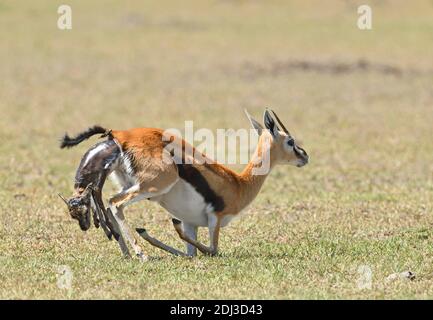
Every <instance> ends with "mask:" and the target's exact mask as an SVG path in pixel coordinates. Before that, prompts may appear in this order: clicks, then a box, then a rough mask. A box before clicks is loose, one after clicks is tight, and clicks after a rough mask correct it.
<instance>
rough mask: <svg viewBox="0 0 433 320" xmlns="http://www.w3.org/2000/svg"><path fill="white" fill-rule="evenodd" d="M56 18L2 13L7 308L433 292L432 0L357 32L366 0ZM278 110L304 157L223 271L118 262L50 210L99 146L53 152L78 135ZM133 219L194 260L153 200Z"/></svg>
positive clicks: (149, 5) (48, 13)
mask: <svg viewBox="0 0 433 320" xmlns="http://www.w3.org/2000/svg"><path fill="white" fill-rule="evenodd" d="M60 4H61V3H59V2H58V1H38V2H29V1H13V0H9V1H2V2H1V4H0V39H1V41H0V49H1V50H0V74H1V79H0V114H1V117H0V184H1V188H0V298H2V299H11V298H19V299H26V298H33V299H34V298H36V299H41V298H54V299H63V298H72V299H96V298H110V299H113V298H120V299H139V298H140V299H142V298H144V299H148V298H149V299H153V298H158V299H196V298H209V299H211V298H216V299H218V298H229V299H232V298H246V299H250V298H259V299H274V298H275V299H299V298H312V299H323V298H326V299H328V298H332V299H334V298H348V299H357V298H367V299H377V298H384V299H394V298H411V299H412V298H422V299H424V298H433V281H432V279H433V231H432V224H433V216H432V206H433V202H432V199H433V174H432V173H433V162H432V154H433V139H432V134H433V129H432V123H433V112H432V107H433V91H432V88H433V86H432V85H433V81H432V79H433V60H432V59H431V58H432V55H433V19H432V18H431V17H432V13H433V4H432V2H431V1H410V2H408V1H393V2H392V4H391V3H389V2H385V1H374V2H371V6H372V9H373V29H372V30H364V31H362V30H359V29H358V28H357V25H356V21H357V19H358V13H357V6H358V3H357V2H356V1H333V2H327V3H326V5H325V4H324V3H323V2H322V1H309V2H308V4H307V3H305V2H304V1H293V2H290V3H288V2H287V1H266V2H261V1H260V2H259V1H234V0H233V1H223V0H219V1H216V0H214V1H198V0H197V1H171V2H168V1H146V2H142V1H138V0H137V1H128V2H126V3H125V2H119V1H114V0H110V1H84V0H82V1H71V2H70V5H71V7H72V13H73V20H72V23H73V29H72V30H69V31H61V30H58V29H57V18H58V14H57V8H58V6H59V5H60ZM266 106H269V107H272V108H274V109H275V110H276V111H277V112H278V114H279V115H280V118H282V120H283V121H284V122H285V123H286V126H287V127H288V128H289V129H290V130H291V132H292V133H293V134H294V135H295V137H297V138H298V139H299V140H300V141H301V142H302V145H303V147H304V148H305V149H306V150H307V151H308V153H309V154H310V157H311V162H310V164H309V165H308V166H306V167H304V168H302V169H297V168H294V167H289V166H282V167H278V168H277V169H276V170H275V171H273V172H272V173H271V175H270V176H269V178H268V179H267V181H266V183H265V185H264V187H263V190H262V192H261V193H260V194H259V196H258V197H257V199H256V201H255V202H254V203H253V204H252V205H251V206H250V207H249V208H248V210H246V212H244V214H243V215H242V217H241V218H240V219H237V220H235V221H234V222H232V223H231V224H230V225H229V226H228V227H226V228H225V229H223V231H222V234H221V239H220V251H221V253H220V255H219V256H217V257H205V256H198V257H197V258H194V259H192V260H190V259H185V258H177V257H172V256H169V255H168V254H166V253H164V252H162V251H158V250H157V249H155V248H153V247H150V246H149V245H148V244H146V243H144V242H142V243H141V245H142V246H143V248H144V250H145V252H146V253H147V254H148V255H149V256H150V257H151V259H150V260H149V261H148V262H146V263H144V264H142V263H139V262H138V260H136V259H133V260H125V259H123V258H122V257H121V255H120V253H119V250H118V248H117V246H116V244H115V243H114V242H109V241H107V240H106V239H105V238H104V235H103V232H102V230H97V229H95V228H92V229H90V230H89V231H88V232H82V231H81V230H80V229H79V227H78V224H77V223H76V222H75V221H73V220H72V219H71V218H70V217H69V216H68V213H67V211H66V208H65V205H64V204H63V202H62V201H61V200H60V199H59V198H58V197H57V193H58V192H61V193H62V194H64V195H66V196H69V195H70V194H71V193H72V188H73V177H74V171H75V169H76V167H77V166H78V163H79V160H80V158H81V156H82V155H83V153H84V152H85V151H86V150H87V149H88V148H89V147H90V146H91V145H92V144H94V143H95V142H96V140H97V139H96V138H93V139H92V141H87V142H85V143H83V144H81V145H80V146H78V147H77V148H75V149H71V150H60V149H59V147H58V145H59V143H58V141H59V138H60V137H61V136H62V134H64V132H65V131H68V132H70V133H76V132H79V131H81V130H82V129H85V128H87V127H88V126H90V125H93V124H101V125H103V126H106V127H108V128H113V129H126V128H131V127H146V126H148V127H160V128H183V127H184V120H193V121H194V126H195V127H196V128H210V129H212V130H215V131H216V129H217V128H234V129H239V128H248V126H249V124H248V121H247V119H246V117H245V116H244V114H243V108H248V110H249V112H250V113H251V114H252V115H254V116H255V117H256V118H260V117H261V114H262V112H263V109H264V107H266ZM232 167H233V168H234V169H236V170H240V169H241V167H242V166H240V165H237V166H236V165H235V166H232ZM113 192H114V189H113V188H112V187H111V186H108V187H107V189H106V190H105V195H106V197H108V196H109V194H110V193H113ZM126 216H127V219H128V220H129V221H130V223H131V225H133V226H134V227H145V228H146V229H147V230H148V231H149V233H150V234H151V235H153V236H155V237H157V238H159V239H161V240H163V241H166V242H167V243H169V244H171V245H172V246H175V247H177V248H182V247H183V244H182V243H181V241H180V240H179V239H178V237H177V235H176V233H175V231H174V230H173V228H172V226H171V222H170V217H169V216H168V214H167V213H166V212H164V210H163V209H162V208H160V207H158V206H157V205H156V204H153V203H146V202H142V203H138V204H136V205H133V206H131V207H130V208H128V209H127V210H126ZM200 239H202V240H203V241H207V234H206V230H201V232H200ZM62 268H63V269H62ZM62 270H70V271H71V272H72V275H73V277H72V279H71V282H70V288H69V289H68V288H66V289H64V287H65V286H66V287H69V286H68V285H67V284H68V283H67V280H64V278H62V277H63V276H62V275H61V273H62V272H63V271H62ZM408 270H410V271H411V272H413V273H415V276H416V277H415V279H414V280H412V281H409V280H407V281H404V280H395V281H391V282H390V281H386V278H387V277H388V276H389V275H390V274H392V273H396V272H404V271H408ZM66 272H67V271H66ZM62 281H63V282H62ZM64 281H66V285H65V282H64Z"/></svg>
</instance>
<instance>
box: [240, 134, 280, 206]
mask: <svg viewBox="0 0 433 320" xmlns="http://www.w3.org/2000/svg"><path fill="white" fill-rule="evenodd" d="M271 142H272V136H271V135H270V133H269V132H268V131H267V130H265V131H264V132H263V133H262V135H261V136H260V138H259V142H258V144H257V147H256V150H255V151H254V154H253V156H252V157H251V160H250V162H249V163H248V164H247V166H246V167H245V169H244V170H243V171H242V173H241V174H240V181H241V190H240V203H239V204H240V208H241V209H243V208H245V207H246V206H247V205H248V204H250V203H251V202H252V201H253V200H254V199H255V198H256V196H257V194H258V193H259V191H260V189H261V188H262V186H263V183H264V182H265V180H266V177H267V176H268V174H269V173H270V172H271V169H272V167H273V164H274V163H273V161H272V160H273V159H272V155H271V148H272V144H271Z"/></svg>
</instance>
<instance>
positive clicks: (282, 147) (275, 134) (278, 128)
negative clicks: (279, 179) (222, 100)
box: [245, 109, 309, 167]
mask: <svg viewBox="0 0 433 320" xmlns="http://www.w3.org/2000/svg"><path fill="white" fill-rule="evenodd" d="M245 113H246V115H247V117H248V119H249V120H250V122H251V125H252V126H253V128H254V129H255V130H256V131H257V133H258V134H259V136H260V138H261V139H262V138H263V137H264V135H268V136H270V137H271V139H270V140H271V142H270V153H271V161H272V162H273V163H274V164H290V165H293V166H296V167H303V166H305V165H306V164H307V163H308V160H309V157H308V154H307V152H306V151H305V150H304V149H303V148H301V147H300V146H298V144H297V143H296V141H295V139H294V138H293V136H292V135H291V134H290V133H289V131H288V130H287V129H286V127H285V126H284V124H283V123H282V122H281V120H280V119H279V118H278V116H277V114H276V113H275V112H274V111H272V110H269V109H266V110H265V113H264V115H263V123H264V124H265V128H266V129H267V130H265V129H264V128H263V126H262V125H261V124H260V123H259V122H258V121H257V120H255V119H253V118H252V117H251V116H250V115H249V114H248V112H247V111H246V110H245Z"/></svg>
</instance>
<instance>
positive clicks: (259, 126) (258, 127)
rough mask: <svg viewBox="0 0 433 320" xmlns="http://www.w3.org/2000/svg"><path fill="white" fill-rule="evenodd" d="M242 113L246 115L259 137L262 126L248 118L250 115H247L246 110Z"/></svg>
mask: <svg viewBox="0 0 433 320" xmlns="http://www.w3.org/2000/svg"><path fill="white" fill-rule="evenodd" d="M244 111H245V114H246V115H247V117H248V120H250V123H251V126H252V127H253V128H254V129H256V131H257V133H258V135H259V136H260V135H261V134H262V131H263V127H262V125H261V124H260V123H259V122H258V121H257V120H255V119H253V118H252V117H251V116H250V114H249V113H248V111H247V109H244Z"/></svg>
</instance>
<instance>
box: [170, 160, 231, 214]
mask: <svg viewBox="0 0 433 320" xmlns="http://www.w3.org/2000/svg"><path fill="white" fill-rule="evenodd" d="M177 168H178V170H179V176H180V177H181V178H182V179H183V180H185V181H186V182H188V183H189V184H191V185H192V186H193V187H194V189H195V190H196V191H197V192H198V193H200V194H201V195H202V197H203V198H204V201H205V202H206V203H207V204H211V205H212V207H213V208H214V210H215V211H216V212H221V211H223V210H224V207H225V204H224V200H223V198H221V197H220V196H218V195H217V194H216V193H215V192H214V191H213V190H212V188H211V187H210V186H209V183H208V182H207V180H206V179H205V178H204V177H203V175H202V174H201V173H200V171H199V170H198V169H197V168H195V167H194V165H192V164H178V165H177Z"/></svg>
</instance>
